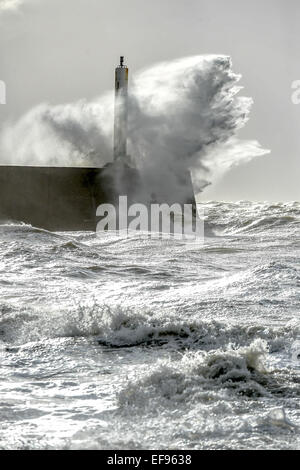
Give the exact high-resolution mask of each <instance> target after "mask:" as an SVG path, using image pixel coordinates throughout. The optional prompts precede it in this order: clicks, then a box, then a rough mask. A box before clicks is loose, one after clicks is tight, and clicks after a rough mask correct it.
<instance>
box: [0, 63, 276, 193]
mask: <svg viewBox="0 0 300 470" xmlns="http://www.w3.org/2000/svg"><path fill="white" fill-rule="evenodd" d="M240 78H241V77H240V75H237V74H235V73H234V72H233V71H232V68H231V60H230V58H229V57H227V56H222V55H218V56H216V55H207V56H205V55H204V56H193V57H187V58H183V59H178V60H175V61H170V62H165V63H161V64H157V65H154V66H152V67H150V68H148V69H145V70H143V71H141V72H139V73H137V74H136V75H135V77H134V78H133V83H132V85H131V90H130V97H129V108H130V109H129V135H128V148H129V153H130V154H131V157H132V159H133V160H134V161H135V163H136V165H137V167H138V168H139V169H140V170H141V173H142V175H143V177H144V181H145V184H149V185H150V186H151V187H152V188H153V191H154V192H155V185H158V186H159V187H161V186H162V184H163V183H164V181H165V175H166V174H168V186H169V187H168V188H167V190H168V191H169V192H170V191H171V192H172V177H170V175H171V176H172V174H173V175H174V188H176V189H178V183H177V181H178V175H181V174H183V173H184V171H186V169H187V168H190V169H191V170H192V173H193V181H194V184H195V188H196V191H198V190H201V189H202V188H203V187H205V185H207V184H208V183H209V182H210V181H213V180H214V179H216V178H217V177H219V176H220V175H222V174H223V173H224V171H226V170H227V169H228V168H230V167H231V166H233V165H237V164H239V163H241V162H243V161H247V160H249V159H251V158H253V157H256V156H261V155H264V154H266V153H267V151H266V150H264V149H262V148H261V147H260V145H259V143H258V142H257V141H255V140H251V141H249V140H240V139H239V138H238V137H237V133H238V131H239V130H240V129H241V128H242V127H243V126H244V125H245V124H246V122H247V120H248V118H249V112H250V109H251V105H252V100H251V99H250V98H245V97H242V96H238V93H239V91H240V90H241V87H240V86H238V82H239V80H240ZM113 102H114V98H113V94H112V93H106V94H104V95H102V96H100V97H99V98H97V99H95V100H94V101H91V102H88V101H85V100H80V101H78V102H76V103H73V104H65V105H56V106H51V105H49V104H46V103H44V104H40V105H39V106H37V107H35V108H34V109H32V110H30V111H29V112H28V113H27V114H26V115H25V116H23V117H21V118H20V119H19V121H18V122H16V123H14V124H12V123H6V125H5V126H4V128H3V129H2V133H1V136H0V150H1V163H2V164H4V163H8V164H22V165H23V164H24V165H50V166H56V165H63V166H103V165H104V164H105V163H107V162H108V161H111V160H112V137H113ZM175 179H176V184H175Z"/></svg>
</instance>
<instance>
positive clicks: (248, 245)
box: [0, 202, 300, 449]
mask: <svg viewBox="0 0 300 470" xmlns="http://www.w3.org/2000/svg"><path fill="white" fill-rule="evenodd" d="M204 209H205V214H206V227H207V229H208V232H210V233H211V235H210V236H209V237H206V239H205V243H204V245H203V246H201V245H199V244H198V243H192V242H184V241H178V240H177V241H176V240H153V239H152V240H151V239H148V238H147V237H146V236H145V235H131V236H130V237H129V238H124V237H116V236H115V234H108V233H103V234H101V235H98V236H96V235H95V234H92V233H50V232H46V231H42V230H37V229H34V228H32V227H30V226H26V225H2V226H0V241H1V243H0V287H1V298H0V348H1V349H0V358H1V382H0V420H1V426H0V447H1V448H3V449H11V448H14V449H24V448H30V449H46V448H97V449H141V448H143V449H151V448H157V449H167V448H168V449H169V448H175V449H231V448H241V449H253V448H274V449H288V448H291V449H299V448H300V438H299V432H300V335H299V307H300V289H299V288H300V274H299V264H300V261H299V252H300V237H299V233H300V231H299V229H300V203H286V204H267V203H262V204H256V203H248V202H241V203H236V204H225V203H206V204H204Z"/></svg>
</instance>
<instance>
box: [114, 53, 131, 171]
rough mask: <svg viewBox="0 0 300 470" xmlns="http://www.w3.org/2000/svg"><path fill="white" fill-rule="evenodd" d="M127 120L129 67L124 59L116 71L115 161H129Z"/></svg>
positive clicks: (122, 58)
mask: <svg viewBox="0 0 300 470" xmlns="http://www.w3.org/2000/svg"><path fill="white" fill-rule="evenodd" d="M127 118H128V67H126V65H124V57H123V56H121V57H120V65H118V67H117V68H116V71H115V122H114V160H115V161H119V160H122V161H123V162H124V163H125V162H127V163H128V160H129V157H128V155H127Z"/></svg>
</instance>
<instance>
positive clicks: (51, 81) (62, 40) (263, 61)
mask: <svg viewBox="0 0 300 470" xmlns="http://www.w3.org/2000/svg"><path fill="white" fill-rule="evenodd" d="M1 2H2V3H4V2H3V0H0V6H1ZM6 2H7V0H6ZM17 3H19V4H20V6H19V8H17V9H15V10H6V11H5V12H2V13H0V79H1V80H4V81H5V82H6V84H7V105H6V106H3V105H1V106H0V120H1V121H0V122H4V121H5V120H7V119H16V118H18V117H19V116H20V115H22V114H23V113H24V112H26V111H27V110H29V109H30V108H32V107H33V106H34V105H36V104H39V103H40V102H45V101H46V102H49V103H52V104H58V103H64V102H69V101H74V100H77V99H79V98H82V97H85V98H88V99H91V98H93V97H95V96H97V95H99V94H101V93H102V92H103V91H105V90H107V89H109V88H111V87H112V82H113V69H114V66H115V64H116V62H117V61H118V57H119V55H120V54H125V55H126V57H127V58H128V60H127V61H128V64H129V66H130V72H131V74H133V73H134V72H135V71H136V70H138V69H140V68H142V67H147V66H149V65H151V64H152V63H154V62H158V61H161V60H168V59H173V58H177V57H182V56H187V55H194V54H202V53H222V54H228V55H231V57H232V59H233V65H234V70H235V71H236V72H239V73H241V74H242V75H243V80H242V84H243V85H244V87H245V90H244V92H243V94H245V95H246V96H252V97H253V99H254V106H253V110H252V113H251V119H250V122H249V123H248V125H247V126H246V128H245V129H244V130H243V131H242V133H241V136H242V137H246V138H250V139H257V140H259V142H260V143H261V144H262V146H263V147H265V148H269V149H271V151H272V152H271V154H270V155H268V156H266V157H261V158H259V159H256V160H253V161H252V162H250V163H248V164H245V165H243V166H240V167H237V168H234V169H232V170H231V171H230V172H229V173H228V174H227V176H225V177H224V179H223V180H222V181H221V182H219V183H218V184H216V185H214V187H211V188H210V189H209V190H208V191H207V192H206V193H205V195H204V197H205V198H206V199H207V198H208V199H223V200H239V199H251V200H299V196H300V191H299V179H300V136H299V125H300V105H298V106H297V105H294V104H292V101H291V93H292V90H291V84H292V82H293V81H294V80H297V79H298V80H300V61H299V57H300V54H299V52H300V51H299V48H300V29H299V24H300V2H299V0H288V1H286V0H285V1H284V0H251V1H250V0H226V1H224V0H152V1H151V2H148V1H143V0H127V1H126V2H125V1H124V0H105V1H104V0H24V1H23V4H22V5H21V3H22V2H16V4H17ZM6 6H7V5H6Z"/></svg>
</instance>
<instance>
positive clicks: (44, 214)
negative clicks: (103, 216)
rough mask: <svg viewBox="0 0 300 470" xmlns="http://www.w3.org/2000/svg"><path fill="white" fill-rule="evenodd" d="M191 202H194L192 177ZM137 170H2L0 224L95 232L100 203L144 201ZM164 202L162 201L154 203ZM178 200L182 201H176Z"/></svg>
mask: <svg viewBox="0 0 300 470" xmlns="http://www.w3.org/2000/svg"><path fill="white" fill-rule="evenodd" d="M187 184H188V185H190V188H189V194H190V197H189V201H187V202H189V203H190V202H193V203H194V202H195V199H194V194H193V190H192V183H191V179H190V175H188V183H187ZM142 189H143V188H142V182H141V180H140V177H139V173H138V171H137V170H136V169H133V168H130V167H125V166H124V167H122V168H120V167H115V166H114V165H113V164H111V165H107V166H106V167H104V168H77V167H76V168H75V167H70V168H69V167H29V166H0V222H2V223H3V222H16V221H17V222H24V223H28V224H31V225H33V226H35V227H40V228H44V229H46V230H52V231H77V230H78V231H81V230H91V231H94V230H95V229H96V226H97V222H98V220H97V218H96V209H97V207H98V206H99V205H100V204H103V203H113V204H115V205H117V201H118V197H119V195H127V196H128V203H129V204H130V203H133V202H145V199H144V198H145V195H143V197H142V199H144V200H143V201H142V200H139V199H140V196H139V195H141V194H142V193H143V191H142ZM158 202H164V201H158ZM174 202H180V201H174Z"/></svg>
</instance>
